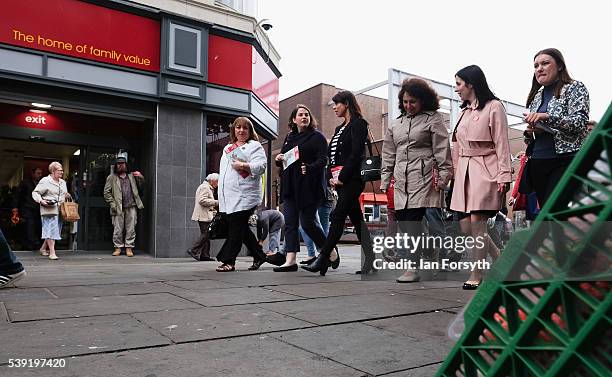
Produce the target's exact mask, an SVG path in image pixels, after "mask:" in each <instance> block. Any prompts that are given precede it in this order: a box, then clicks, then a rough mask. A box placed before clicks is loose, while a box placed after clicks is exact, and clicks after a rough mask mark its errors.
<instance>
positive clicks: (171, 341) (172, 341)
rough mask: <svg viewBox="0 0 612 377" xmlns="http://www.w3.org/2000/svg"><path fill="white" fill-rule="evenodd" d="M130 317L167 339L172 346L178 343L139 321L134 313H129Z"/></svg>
mask: <svg viewBox="0 0 612 377" xmlns="http://www.w3.org/2000/svg"><path fill="white" fill-rule="evenodd" d="M128 315H129V316H130V317H131V318H134V319H135V320H136V322H138V323H141V324H142V325H143V326H145V327H148V328H150V329H151V330H153V331H154V332H156V333H158V334H159V335H161V336H163V337H164V338H165V339H168V341H169V342H170V343H172V344H176V342H175V341H174V340H172V339H171V338H168V337H167V336H166V335H164V334H163V333H162V332H161V331H159V330H157V329H156V328H154V327H151V326H150V325H149V324H148V323H146V322H143V321H141V320H140V319H138V318H137V317H135V316H133V315H132V313H128Z"/></svg>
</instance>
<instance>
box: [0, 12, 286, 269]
mask: <svg viewBox="0 0 612 377" xmlns="http://www.w3.org/2000/svg"><path fill="white" fill-rule="evenodd" d="M247 5H248V4H247V3H246V2H244V1H220V2H215V1H203V0H199V1H195V0H194V1H189V2H185V1H179V0H164V1H161V0H139V1H123V0H86V1H79V0H30V1H21V0H7V1H4V2H3V10H2V12H0V154H1V155H0V171H2V173H1V174H0V186H3V187H4V189H3V191H4V190H7V192H8V193H7V194H6V195H3V196H2V198H0V199H1V200H0V210H1V211H2V212H0V220H1V221H2V223H0V226H2V229H3V231H4V230H5V229H6V233H9V234H10V235H11V236H12V238H11V241H12V242H13V245H16V246H17V248H18V246H19V239H18V238H19V224H12V225H11V224H10V223H8V222H7V221H6V220H7V218H6V216H7V214H6V210H7V209H10V207H12V205H11V204H12V203H11V200H13V201H14V198H15V196H14V195H13V194H14V192H11V189H12V188H14V187H15V186H16V185H17V184H18V183H19V181H20V180H21V179H22V178H24V177H27V176H28V175H29V172H30V170H31V169H33V168H35V167H41V168H43V171H44V172H45V174H46V171H47V170H46V169H47V166H48V164H49V162H50V161H54V160H56V161H60V162H62V163H63V165H64V168H65V174H66V176H65V178H66V179H67V180H68V183H69V184H70V187H71V191H72V192H73V193H74V194H75V196H77V197H78V198H79V204H80V210H81V221H80V222H79V224H78V227H76V229H75V228H74V227H73V228H72V229H70V230H66V231H65V232H66V236H68V232H72V237H65V239H68V238H70V239H71V240H73V241H74V243H73V244H72V245H67V244H63V245H62V244H61V245H60V246H64V247H68V248H71V247H75V246H76V248H77V249H80V250H111V249H112V241H111V239H112V227H111V224H110V215H109V211H108V207H107V206H106V203H105V202H104V200H103V197H102V188H103V186H104V182H105V178H106V176H107V175H108V174H110V172H111V168H110V167H111V164H112V163H113V162H114V160H115V158H116V156H117V155H123V156H126V157H127V158H128V164H129V165H130V167H131V168H132V169H133V170H139V171H140V172H141V173H142V174H143V175H144V176H145V180H146V181H145V187H144V190H143V192H144V195H143V196H144V205H145V209H144V210H143V211H142V212H141V213H140V216H139V223H138V229H137V234H138V236H137V250H142V251H144V252H147V253H150V254H152V255H154V256H156V257H178V256H184V255H185V254H184V253H185V252H184V250H185V249H186V248H187V247H189V246H190V245H191V243H192V242H193V241H194V240H195V239H196V238H197V237H198V236H199V230H198V227H197V223H195V222H192V221H191V212H192V210H193V205H194V195H195V190H196V188H197V187H198V185H199V184H200V183H201V182H202V180H203V179H204V178H205V177H206V175H207V174H209V173H212V172H217V171H218V167H219V160H220V157H221V155H220V153H221V151H222V148H223V146H225V145H226V144H227V143H228V141H229V127H228V126H229V124H231V122H232V121H233V120H234V119H235V118H236V117H238V116H246V117H248V118H249V119H251V121H252V122H253V123H254V125H255V126H256V129H257V132H258V133H259V134H260V137H261V139H262V144H264V148H265V149H266V152H267V154H268V156H270V155H271V151H272V149H271V148H272V143H271V140H273V139H274V138H276V136H277V134H278V115H279V102H278V78H279V77H280V72H279V69H278V64H279V60H280V57H279V55H278V53H277V52H276V50H275V49H274V47H273V46H272V45H271V44H270V43H269V40H268V39H267V36H266V35H265V31H264V30H263V29H262V28H261V27H260V25H259V24H258V22H257V19H255V18H254V17H253V14H251V15H248V14H244V13H240V12H239V11H241V12H245V13H252V12H251V11H252V6H247ZM232 6H233V7H234V8H235V9H233V8H232ZM236 9H238V10H239V11H237V10H236ZM247 11H248V12H247ZM266 186H267V188H268V189H267V190H266V192H267V195H270V189H269V187H270V179H269V178H268V182H267V183H266ZM11 196H12V198H11ZM64 242H65V241H64Z"/></svg>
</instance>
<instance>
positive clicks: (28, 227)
mask: <svg viewBox="0 0 612 377" xmlns="http://www.w3.org/2000/svg"><path fill="white" fill-rule="evenodd" d="M118 153H122V154H123V155H124V156H127V155H128V151H127V150H121V149H120V150H115V149H111V148H100V147H88V146H79V145H65V144H53V143H46V142H31V141H23V140H11V139H4V138H0V227H1V228H2V231H3V232H4V233H5V236H6V238H7V240H8V241H9V243H10V245H11V247H12V248H13V249H14V250H35V249H36V248H38V247H40V243H41V240H40V215H39V212H38V211H37V208H36V205H35V204H34V203H32V202H31V201H29V198H31V187H32V185H33V183H31V184H27V181H28V180H33V178H32V177H33V176H35V175H36V174H38V175H39V176H40V173H41V172H40V171H42V176H43V177H44V176H46V175H48V174H49V164H50V163H51V162H53V161H58V162H60V163H61V164H62V166H63V168H64V179H65V180H66V184H67V187H68V191H70V193H71V195H72V196H73V198H74V199H75V201H76V202H77V203H78V204H79V212H80V215H81V220H79V221H78V222H75V223H64V226H63V228H62V233H61V236H62V240H61V241H58V242H57V243H56V248H57V249H58V250H109V249H111V248H112V234H113V227H112V223H111V217H110V213H109V209H108V205H107V204H106V201H105V200H104V184H105V182H106V177H107V176H108V175H109V174H110V173H111V169H112V165H113V163H114V162H115V159H116V156H117V154H118ZM132 160H133V159H132ZM37 169H38V170H39V172H36V170H37ZM28 207H29V208H28Z"/></svg>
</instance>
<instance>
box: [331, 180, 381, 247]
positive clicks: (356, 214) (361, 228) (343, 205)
mask: <svg viewBox="0 0 612 377" xmlns="http://www.w3.org/2000/svg"><path fill="white" fill-rule="evenodd" d="M364 187H365V183H363V182H362V181H361V180H358V179H353V180H351V181H349V182H347V183H345V184H344V185H342V186H338V187H337V190H338V203H337V204H336V208H335V209H334V210H333V211H332V213H331V216H330V219H331V224H330V226H329V233H328V234H327V239H326V240H325V244H324V245H323V247H322V248H321V254H323V255H327V256H329V255H330V254H331V252H332V250H333V249H334V247H335V246H336V244H338V241H340V238H341V237H342V233H343V232H344V221H345V220H346V216H348V217H349V218H350V219H351V223H353V226H354V227H355V233H357V238H358V239H359V242H360V243H361V249H362V250H363V253H364V254H365V255H366V256H368V255H373V254H374V252H373V251H372V238H371V237H370V232H369V231H368V227H367V226H366V224H365V221H364V220H363V213H362V212H361V207H360V205H359V196H360V195H361V192H362V191H363V188H364Z"/></svg>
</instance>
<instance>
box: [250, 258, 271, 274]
mask: <svg viewBox="0 0 612 377" xmlns="http://www.w3.org/2000/svg"><path fill="white" fill-rule="evenodd" d="M264 263H266V261H265V260H261V259H257V260H254V261H253V264H252V265H251V266H250V267H249V268H247V270H249V271H256V270H259V267H261V265H262V264H264Z"/></svg>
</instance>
